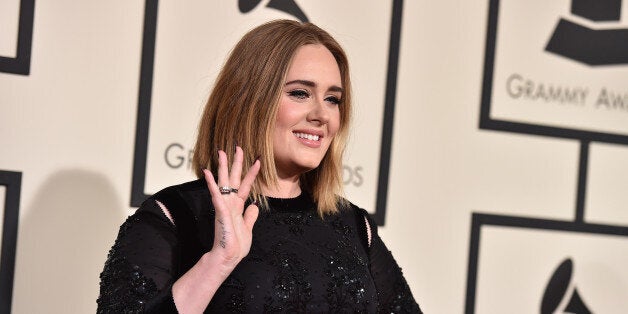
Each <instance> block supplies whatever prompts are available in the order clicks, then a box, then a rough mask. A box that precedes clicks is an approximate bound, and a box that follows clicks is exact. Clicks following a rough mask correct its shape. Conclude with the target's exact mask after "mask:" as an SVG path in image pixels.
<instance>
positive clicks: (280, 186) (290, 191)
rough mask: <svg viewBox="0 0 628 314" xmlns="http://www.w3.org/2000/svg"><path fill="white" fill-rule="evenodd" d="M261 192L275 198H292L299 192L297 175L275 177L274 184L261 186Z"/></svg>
mask: <svg viewBox="0 0 628 314" xmlns="http://www.w3.org/2000/svg"><path fill="white" fill-rule="evenodd" d="M262 194H264V195H266V196H269V197H275V198H294V197H297V196H299V195H300V194H301V185H300V184H299V176H294V177H288V178H281V177H280V178H277V184H276V185H274V186H262Z"/></svg>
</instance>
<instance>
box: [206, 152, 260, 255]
mask: <svg viewBox="0 0 628 314" xmlns="http://www.w3.org/2000/svg"><path fill="white" fill-rule="evenodd" d="M242 156H243V152H242V149H241V148H240V147H236V153H235V156H234V160H233V164H232V166H231V172H229V169H228V166H227V155H226V154H225V153H224V152H223V151H219V152H218V164H219V166H218V182H216V181H215V180H214V177H213V175H212V174H211V172H210V171H208V170H204V171H203V172H204V174H205V180H206V181H207V187H208V188H209V192H210V194H211V198H212V203H213V205H214V208H215V210H216V221H215V235H214V246H213V248H212V251H215V252H217V253H218V254H220V255H221V256H222V258H223V261H224V263H225V264H226V265H229V266H231V267H235V266H236V265H237V264H238V263H239V262H240V260H242V258H243V257H244V256H246V255H247V254H248V252H249V250H250V248H251V241H252V232H253V224H254V223H255V220H256V219H257V216H258V213H259V209H258V208H257V206H256V205H254V204H251V205H249V206H248V207H247V208H246V211H245V210H244V204H245V200H246V199H247V198H248V195H249V192H250V191H251V186H252V184H253V182H254V180H255V177H256V176H257V173H258V172H259V168H260V163H259V161H255V162H254V163H253V166H251V168H250V169H249V171H248V172H247V173H246V175H245V176H244V178H243V179H241V178H242V158H243V157H242ZM220 187H232V188H237V189H238V191H237V192H231V193H227V194H223V193H221V191H220Z"/></svg>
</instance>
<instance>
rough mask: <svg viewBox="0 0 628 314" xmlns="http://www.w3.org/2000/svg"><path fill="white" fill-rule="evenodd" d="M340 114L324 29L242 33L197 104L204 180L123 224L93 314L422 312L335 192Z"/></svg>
mask: <svg viewBox="0 0 628 314" xmlns="http://www.w3.org/2000/svg"><path fill="white" fill-rule="evenodd" d="M350 115H351V90H350V80H349V70H348V62H347V58H346V55H345V53H344V51H343V50H342V48H341V47H340V46H339V44H338V43H337V42H336V41H335V40H334V39H333V38H332V37H331V36H330V35H329V34H328V33H326V32H325V31H323V30H322V29H320V28H318V27H317V26H315V25H313V24H309V23H305V24H301V23H298V22H294V21H287V20H280V21H273V22H269V23H266V24H264V25H261V26H259V27H257V28H255V29H253V30H251V31H250V32H249V33H247V34H246V35H245V36H244V37H243V38H242V39H241V40H240V42H239V43H238V44H237V45H236V46H235V48H234V50H233V51H232V53H231V55H230V57H229V59H228V60H227V62H226V64H225V65H224V67H223V69H222V71H221V73H220V74H219V76H218V79H217V82H216V85H215V87H214V89H213V92H212V94H211V95H210V97H209V100H208V102H207V105H206V107H205V110H204V112H203V117H202V120H201V122H200V125H199V131H198V133H199V134H198V138H197V142H196V146H195V155H194V161H193V163H194V168H195V171H196V174H197V176H198V177H199V178H201V179H199V180H197V181H193V182H189V183H185V184H182V185H178V186H173V187H169V188H166V189H164V190H162V191H160V192H158V193H156V194H155V195H153V196H152V197H151V198H149V199H148V200H146V201H145V202H144V203H143V204H142V206H141V207H140V208H139V209H138V210H137V212H136V213H135V214H134V215H133V216H131V217H129V219H128V220H127V221H126V222H125V223H124V224H123V225H122V227H121V228H120V233H119V235H118V238H117V240H116V243H115V244H114V246H113V248H112V249H111V251H110V253H109V256H108V259H107V262H106V264H105V268H104V270H103V272H102V274H101V291H100V297H99V299H98V311H99V312H141V311H146V312H177V311H179V312H181V313H199V312H202V311H207V312H220V313H223V312H235V313H249V312H251V313H258V312H290V313H292V312H308V313H309V312H315V313H316V312H413V313H416V312H420V309H419V307H418V305H417V304H416V302H415V301H414V299H413V297H412V294H411V292H410V290H409V288H408V285H407V284H406V281H405V280H404V278H403V276H402V274H401V270H400V269H399V267H398V266H397V264H396V263H395V261H394V259H393V258H392V256H391V254H390V252H389V251H388V250H387V249H386V247H385V246H384V244H383V243H382V242H381V239H380V238H379V237H378V235H377V228H376V225H375V223H374V222H373V221H372V220H371V219H370V217H369V216H368V213H367V212H366V211H364V210H363V209H360V208H358V207H356V206H355V205H352V204H351V203H349V202H348V201H346V200H345V199H343V198H341V197H339V196H338V195H341V192H342V178H341V173H342V165H341V160H342V153H343V149H344V147H345V142H346V138H347V134H348V129H349V120H350ZM255 156H257V157H255ZM229 165H230V167H229ZM207 169H209V170H207ZM242 169H248V171H247V172H246V174H245V175H244V176H243V175H242ZM208 190H209V192H208Z"/></svg>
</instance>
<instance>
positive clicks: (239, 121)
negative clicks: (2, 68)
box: [193, 20, 351, 216]
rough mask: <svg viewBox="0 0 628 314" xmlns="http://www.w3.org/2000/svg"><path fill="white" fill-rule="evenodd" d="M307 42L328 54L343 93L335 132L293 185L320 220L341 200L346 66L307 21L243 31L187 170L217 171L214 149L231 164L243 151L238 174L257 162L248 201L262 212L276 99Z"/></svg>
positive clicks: (270, 180)
mask: <svg viewBox="0 0 628 314" xmlns="http://www.w3.org/2000/svg"><path fill="white" fill-rule="evenodd" d="M309 44H320V45H323V46H325V47H326V48H327V49H328V50H329V51H330V52H331V53H332V55H333V56H334V58H335V59H336V62H337V63H338V67H339V69H340V77H341V84H342V88H343V94H342V97H341V99H340V104H339V110H340V128H339V130H338V132H337V133H336V135H335V137H334V138H333V140H332V142H331V145H330V147H329V149H328V151H327V153H326V154H325V156H324V157H323V160H322V161H321V163H320V165H319V166H318V167H317V168H316V169H313V170H311V171H308V172H306V173H304V174H302V175H301V178H300V185H301V189H302V190H305V191H307V192H309V193H310V194H311V195H312V197H313V198H314V200H315V201H316V202H317V206H318V213H319V215H321V216H323V215H325V214H329V213H335V212H337V211H338V210H339V207H341V206H344V205H346V200H345V199H344V198H343V197H342V195H343V181H342V156H343V152H344V149H345V146H346V142H347V137H348V133H349V122H350V119H351V81H350V78H349V64H348V60H347V56H346V54H345V52H344V50H343V49H342V47H341V46H340V44H338V42H337V41H336V40H335V39H334V38H333V37H332V36H331V35H329V33H327V32H326V31H324V30H323V29H321V28H319V27H318V26H316V25H314V24H312V23H300V22H297V21H292V20H275V21H271V22H268V23H265V24H262V25H260V26H258V27H256V28H254V29H252V30H250V31H249V32H248V33H246V34H245V35H244V36H243V37H242V39H240V41H239V42H238V43H237V44H236V46H235V47H234V48H233V50H232V51H231V54H230V55H229V57H228V59H227V61H226V62H225V64H224V66H223V68H222V70H221V71H220V73H219V75H218V77H217V79H216V83H215V85H214V88H213V90H212V92H211V94H210V96H209V99H208V100H207V103H206V104H205V109H204V111H203V115H202V117H201V121H200V123H199V127H198V136H197V139H196V145H195V147H194V157H193V168H194V172H195V173H196V175H197V176H198V177H199V178H202V177H203V169H205V168H206V169H209V170H210V171H212V173H214V174H216V170H217V169H218V153H217V151H218V150H219V149H221V150H224V151H225V152H226V153H227V157H228V160H229V165H231V162H232V160H233V156H234V153H235V146H236V145H238V146H240V147H242V149H243V151H244V162H243V169H248V168H249V167H250V166H251V165H252V164H253V163H254V162H255V158H256V157H258V156H259V158H260V161H261V169H260V172H259V174H258V176H257V179H256V180H255V183H254V184H253V187H252V188H251V196H252V197H253V198H254V199H255V200H257V201H258V202H260V204H261V205H262V207H266V206H267V201H266V198H265V197H264V196H263V195H262V194H261V186H262V185H266V186H275V185H276V184H277V170H276V168H275V161H274V155H273V130H274V128H275V121H276V117H277V108H278V106H279V99H280V96H281V93H282V90H283V85H284V84H285V79H286V74H287V72H288V68H289V67H290V63H291V61H292V59H293V57H294V55H295V53H296V51H297V49H298V48H299V47H301V46H303V45H309ZM243 172H244V171H243Z"/></svg>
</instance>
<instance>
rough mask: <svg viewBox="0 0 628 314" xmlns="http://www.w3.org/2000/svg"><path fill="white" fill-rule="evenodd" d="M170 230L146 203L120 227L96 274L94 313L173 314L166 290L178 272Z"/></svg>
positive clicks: (172, 233)
mask: <svg viewBox="0 0 628 314" xmlns="http://www.w3.org/2000/svg"><path fill="white" fill-rule="evenodd" d="M176 242H177V241H176V234H175V230H174V227H173V226H172V225H171V224H169V222H168V221H167V220H166V219H165V217H162V216H161V215H160V211H159V208H158V207H157V205H156V203H155V202H154V200H148V201H146V202H145V203H144V204H142V207H140V209H139V210H138V211H137V212H136V213H135V214H134V215H133V216H131V217H129V218H128V219H127V220H126V222H124V224H122V226H121V227H120V232H119V233H118V238H117V239H116V241H115V244H114V245H113V247H112V248H111V250H110V251H109V255H108V257H107V261H106V263H105V267H104V270H103V272H102V273H101V274H100V279H101V281H100V296H99V297H98V301H97V303H98V313H121V312H125V311H126V312H134V313H137V312H142V311H144V310H145V309H147V310H148V309H153V312H162V313H163V312H166V313H167V312H176V309H175V308H174V303H173V301H172V296H171V294H170V286H171V285H172V281H173V276H174V275H175V274H176V273H177V272H178V267H179V265H178V263H177V260H176V258H175V256H177V252H178V250H179V248H178V247H177V245H176Z"/></svg>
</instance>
